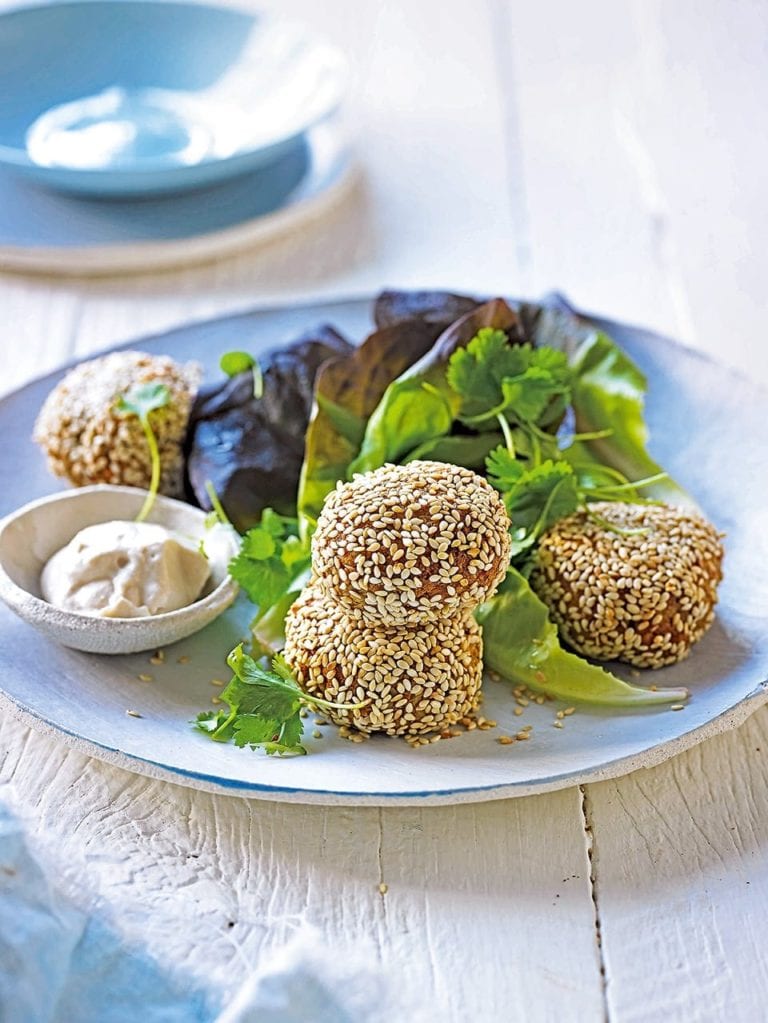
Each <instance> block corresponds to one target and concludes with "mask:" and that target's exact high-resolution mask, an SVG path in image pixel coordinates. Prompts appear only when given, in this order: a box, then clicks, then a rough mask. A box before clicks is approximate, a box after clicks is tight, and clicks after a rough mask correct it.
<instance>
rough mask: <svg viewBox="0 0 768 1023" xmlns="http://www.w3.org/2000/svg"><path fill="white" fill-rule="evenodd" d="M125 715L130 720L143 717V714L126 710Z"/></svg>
mask: <svg viewBox="0 0 768 1023" xmlns="http://www.w3.org/2000/svg"><path fill="white" fill-rule="evenodd" d="M125 713H126V714H127V715H128V717H131V718H141V717H144V715H143V714H139V712H138V711H137V710H127V711H126V712H125Z"/></svg>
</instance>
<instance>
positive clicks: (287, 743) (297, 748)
mask: <svg viewBox="0 0 768 1023" xmlns="http://www.w3.org/2000/svg"><path fill="white" fill-rule="evenodd" d="M303 734H304V722H303V721H302V720H301V715H300V714H299V712H298V711H296V713H295V714H293V715H292V716H291V717H289V718H288V719H287V720H286V721H285V722H284V723H283V727H282V728H281V730H280V736H279V738H278V740H277V742H276V743H275V744H274V747H275V748H274V749H270V746H271V745H272V744H267V745H266V746H265V747H264V748H265V751H266V752H267V753H268V754H270V753H273V752H274V753H280V754H284V753H299V754H302V753H306V752H307V751H306V750H305V749H304V747H303V746H302V745H301V742H300V740H301V737H302V735H303Z"/></svg>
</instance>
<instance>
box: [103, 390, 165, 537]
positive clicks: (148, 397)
mask: <svg viewBox="0 0 768 1023" xmlns="http://www.w3.org/2000/svg"><path fill="white" fill-rule="evenodd" d="M170 400H171V392H170V389H169V388H168V386H167V385H166V384H162V383H159V382H158V381H150V382H148V383H145V384H136V385H134V386H133V387H131V388H130V389H129V390H128V391H126V392H125V394H121V395H120V397H119V398H117V399H116V401H115V404H114V408H115V411H116V412H117V413H118V415H121V416H136V417H137V419H138V420H139V422H140V423H141V428H142V429H143V431H144V436H145V437H146V439H147V447H148V448H149V458H150V462H151V466H152V471H151V475H150V481H149V490H148V492H147V496H146V497H145V499H144V503H143V504H142V506H141V508H140V509H139V514H138V515H137V516H136V521H137V522H143V521H144V519H146V517H147V516H148V515H149V513H150V511H151V510H152V505H153V504H154V503H155V497H157V492H158V490H159V489H160V451H159V449H158V446H157V437H155V431H154V430H153V429H152V423H151V422H150V419H149V417H150V413H152V412H155V411H156V410H157V409H161V408H164V407H165V406H166V405H167V404H168V402H169V401H170Z"/></svg>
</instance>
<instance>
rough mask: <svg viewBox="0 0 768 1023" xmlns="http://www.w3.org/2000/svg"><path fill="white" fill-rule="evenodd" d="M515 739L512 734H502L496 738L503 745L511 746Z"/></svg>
mask: <svg viewBox="0 0 768 1023" xmlns="http://www.w3.org/2000/svg"><path fill="white" fill-rule="evenodd" d="M514 741H515V740H514V739H513V738H512V736H511V735H500V736H499V738H498V739H497V740H496V742H498V743H499V745H501V746H511V745H512V743H513V742H514Z"/></svg>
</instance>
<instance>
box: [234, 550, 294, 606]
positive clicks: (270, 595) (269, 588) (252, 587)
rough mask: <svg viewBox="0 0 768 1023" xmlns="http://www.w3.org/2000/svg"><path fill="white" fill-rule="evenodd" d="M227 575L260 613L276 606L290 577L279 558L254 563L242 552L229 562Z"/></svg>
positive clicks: (285, 589) (287, 585)
mask: <svg viewBox="0 0 768 1023" xmlns="http://www.w3.org/2000/svg"><path fill="white" fill-rule="evenodd" d="M229 574H230V575H231V576H232V578H233V579H234V580H235V582H236V583H238V584H239V585H240V586H241V587H242V589H243V590H244V591H245V593H246V595H247V596H248V599H249V600H250V601H251V603H253V604H256V605H257V607H258V608H259V611H260V612H261V613H264V612H265V611H266V610H267V609H268V608H270V607H272V605H273V604H276V603H277V601H278V600H280V598H281V597H282V596H283V594H284V593H285V592H286V591H287V589H288V587H289V586H290V583H291V575H290V573H289V571H288V569H287V568H286V567H285V565H284V564H283V562H282V560H281V559H280V558H277V557H271V558H266V559H264V560H261V561H254V560H253V559H252V558H250V557H248V555H247V554H245V553H243V552H241V553H240V554H237V555H236V556H235V557H234V558H233V559H232V560H231V561H230V563H229Z"/></svg>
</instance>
